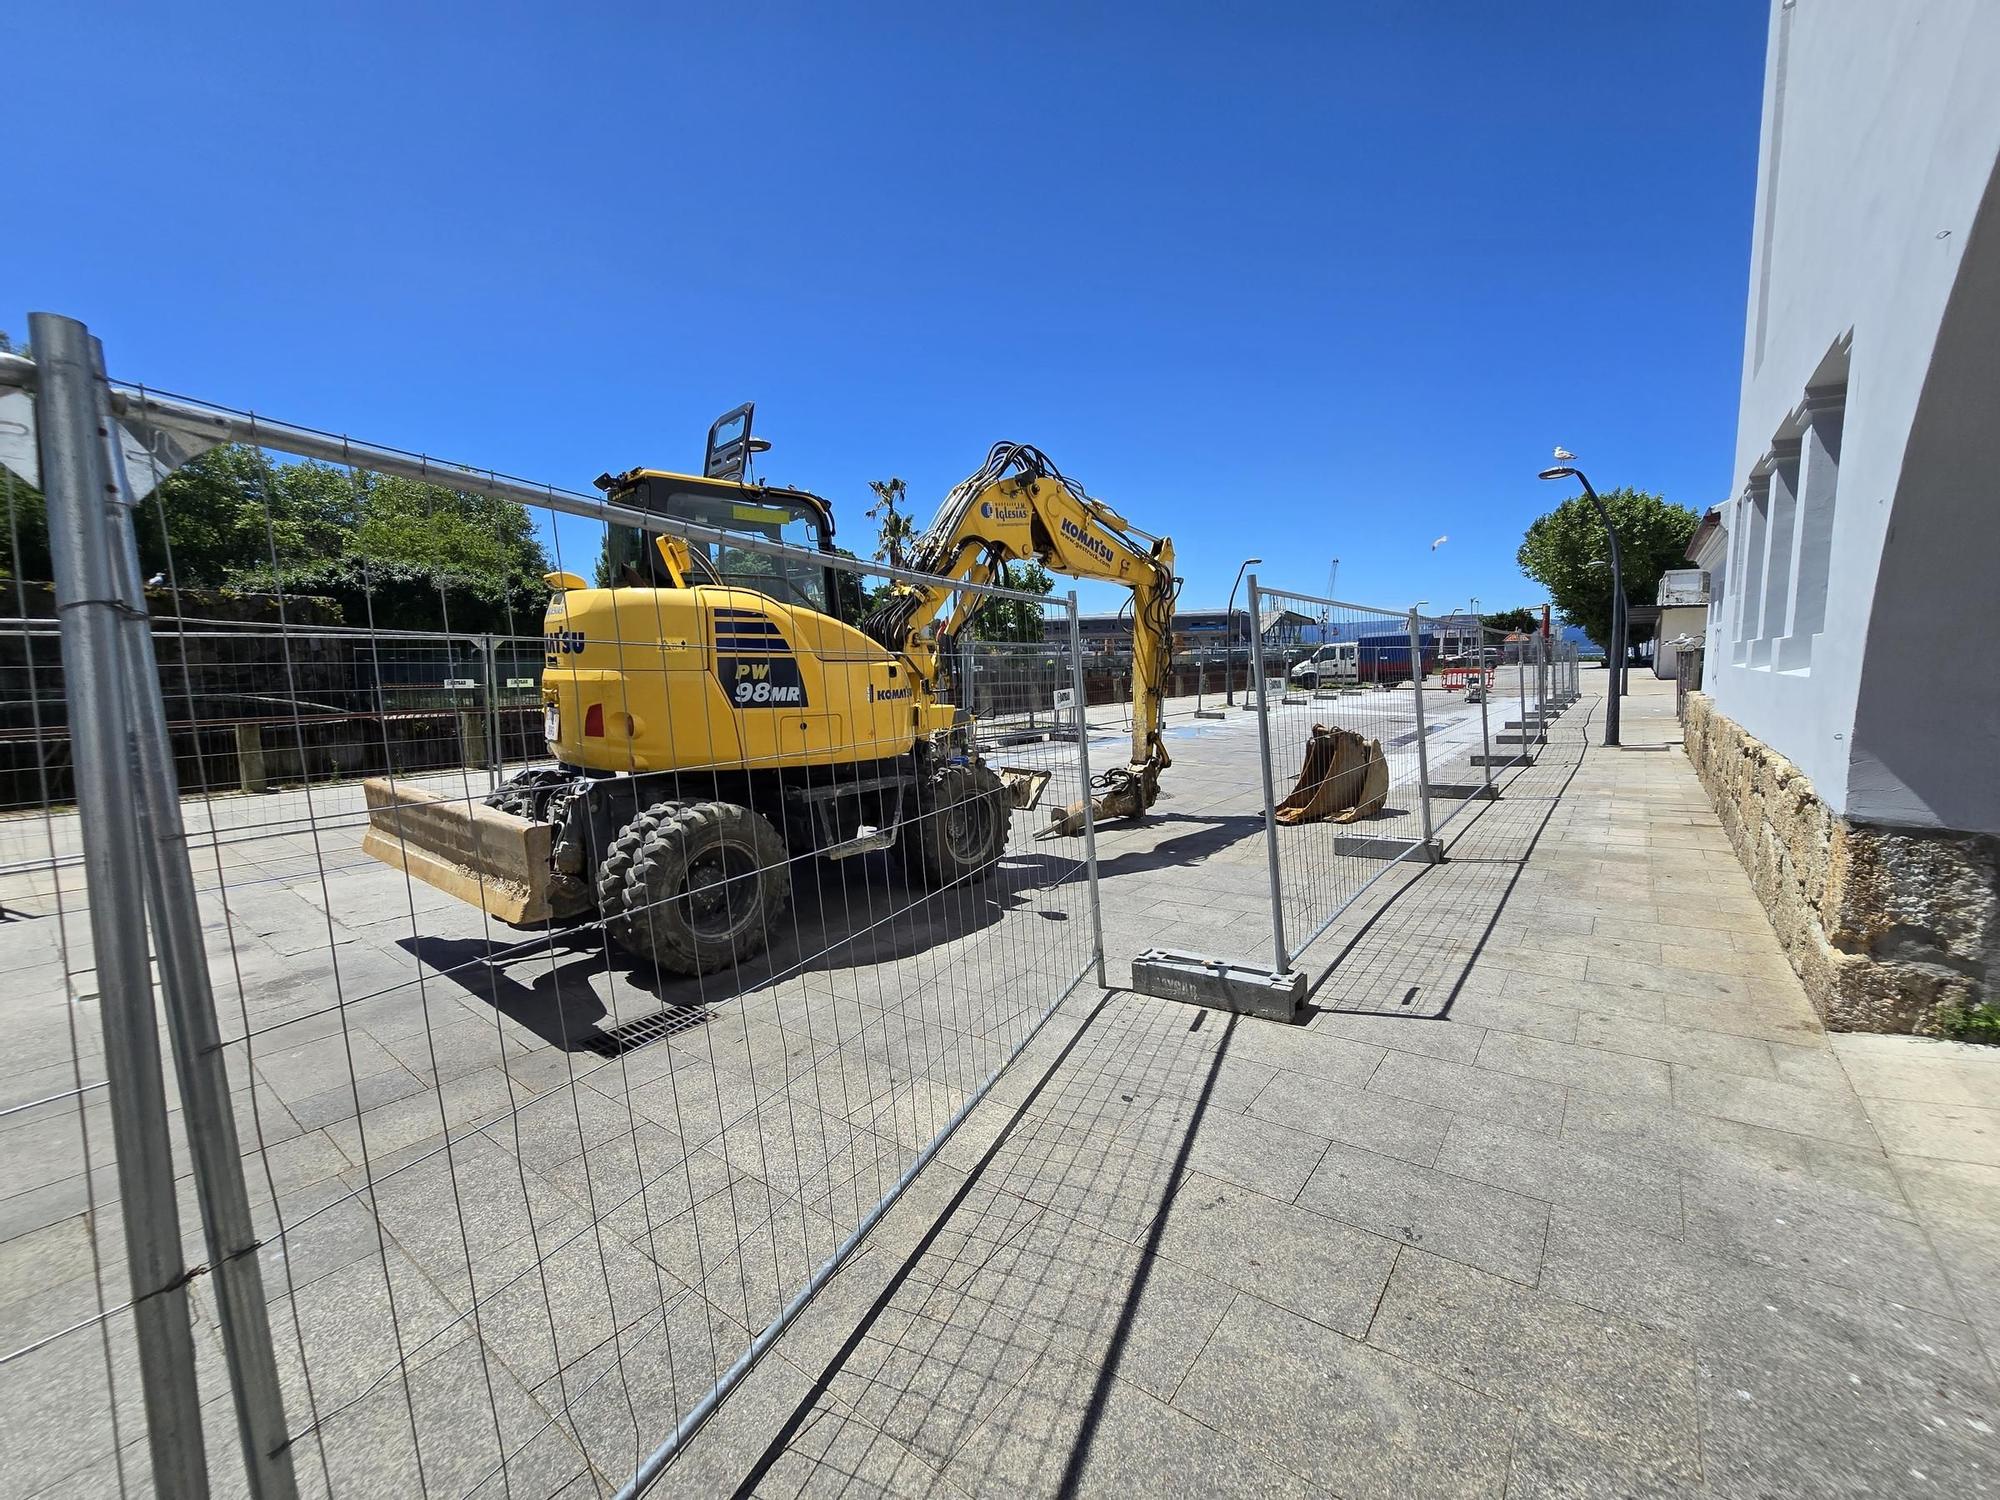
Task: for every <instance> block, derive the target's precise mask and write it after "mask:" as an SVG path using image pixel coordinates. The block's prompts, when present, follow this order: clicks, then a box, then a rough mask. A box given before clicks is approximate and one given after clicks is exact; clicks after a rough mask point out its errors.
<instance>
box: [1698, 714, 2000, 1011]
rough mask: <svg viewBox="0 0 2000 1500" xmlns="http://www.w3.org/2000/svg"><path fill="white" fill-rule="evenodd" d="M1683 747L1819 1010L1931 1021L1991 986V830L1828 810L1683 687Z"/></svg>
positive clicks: (1997, 854) (1763, 748)
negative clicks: (1850, 817) (1898, 822)
mask: <svg viewBox="0 0 2000 1500" xmlns="http://www.w3.org/2000/svg"><path fill="white" fill-rule="evenodd" d="M1682 723H1683V727H1684V729H1685V731H1686V745H1687V753H1688V758H1689V759H1690V760H1691V761H1693V762H1694V768H1695V774H1696V775H1698V776H1699V777H1700V778H1701V782H1702V785H1703V786H1705V787H1706V788H1707V789H1708V794H1709V797H1710V798H1711V799H1712V800H1713V801H1714V803H1715V810H1716V814H1717V816H1719V817H1720V818H1721V820H1722V826H1723V827H1724V828H1726V829H1727V830H1728V831H1729V838H1730V842H1731V843H1732V844H1734V845H1735V847H1736V854H1737V857H1738V858H1739V859H1741V860H1742V862H1743V868H1744V869H1745V870H1747V871H1748V872H1749V875H1750V883H1751V885H1752V886H1753V887H1754V888H1755V889H1756V892H1757V899H1758V900H1759V901H1761V902H1763V903H1764V910H1765V911H1766V912H1768V913H1769V914H1770V917H1771V925H1772V927H1773V928H1775V929H1776V930H1777V934H1778V941H1779V942H1780V943H1781V944H1782V945H1783V947H1784V950H1785V956H1786V957H1787V958H1788V959H1790V960H1791V964H1792V967H1793V968H1794V969H1796V970H1797V971H1798V975H1799V978H1800V980H1801V981H1803V982H1804V984H1805V988H1806V994H1807V995H1808V996H1809V997H1810V998H1811V1000H1812V1003H1813V1007H1814V1009H1816V1010H1817V1011H1818V1012H1819V1014H1820V1019H1821V1020H1823V1021H1824V1022H1825V1023H1826V1025H1827V1026H1828V1027H1829V1028H1830V1029H1832V1030H1835V1031H1896V1032H1907V1031H1914V1032H1927V1031H1933V1030H1935V1029H1936V1017H1937V1012H1938V1009H1939V1007H1941V1006H1951V1005H1973V1004H1977V1003H1978V1002H1980V1001H1982V1000H1990V999H1992V998H1993V997H1994V990H1993V981H1994V979H1995V977H1996V976H2000V839H1994V838H1990V837H1985V836H1981V835H1976V834H1952V833H1942V832H1929V831H1922V830H1913V829H1907V828H1883V827H1876V826H1871V825H1868V824H1860V823H1850V822H1849V821H1847V820H1846V819H1845V818H1840V817H1835V816H1834V815H1832V814H1831V813H1829V812H1828V811H1827V808H1826V805H1825V804H1824V803H1822V802H1821V801H1820V800H1819V797H1818V795H1817V794H1816V793H1815V792H1814V791H1813V787H1812V783H1811V782H1810V781H1808V780H1807V779H1806V777H1805V776H1804V774H1803V773H1802V772H1800V770H1799V769H1798V767H1796V766H1794V765H1793V764H1792V763H1791V762H1790V761H1788V760H1786V759H1785V758H1784V756H1782V755H1780V754H1778V753H1777V751H1775V750H1773V749H1771V748H1770V746H1768V745H1766V744H1764V743H1763V742H1762V741H1760V740H1755V739H1752V738H1751V737H1750V736H1749V735H1747V734H1745V733H1744V732H1743V730H1742V729H1741V728H1739V727H1738V726H1737V725H1736V724H1735V723H1734V722H1733V721H1732V720H1730V719H1727V718H1725V717H1724V716H1723V715H1721V714H1719V713H1717V712H1716V711H1715V705H1714V703H1713V702H1712V701H1711V700H1710V698H1709V697H1708V695H1707V694H1706V693H1689V694H1688V695H1687V701H1686V704H1685V707H1684V710H1683V714H1682Z"/></svg>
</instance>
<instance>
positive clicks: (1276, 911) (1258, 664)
mask: <svg viewBox="0 0 2000 1500" xmlns="http://www.w3.org/2000/svg"><path fill="white" fill-rule="evenodd" d="M1248 581H1249V584H1250V618H1251V619H1253V620H1261V619H1263V618H1264V610H1263V605H1262V602H1261V598H1260V595H1259V593H1258V589H1257V575H1256V574H1255V573H1252V574H1251V575H1250V577H1249V580H1248ZM1251 662H1252V664H1253V666H1254V667H1255V669H1256V673H1257V759H1258V762H1259V764H1260V765H1261V766H1262V768H1263V774H1264V856H1265V862H1266V863H1267V864H1268V866H1269V867H1270V873H1271V947H1272V949H1273V951H1274V952H1275V954H1276V956H1277V963H1276V965H1275V967H1274V968H1273V970H1272V972H1273V973H1277V974H1288V973H1290V972H1291V968H1292V958H1291V955H1290V954H1289V953H1288V952H1286V951H1285V899H1284V885H1283V882H1282V881H1281V880H1280V879H1279V876H1278V788H1277V784H1276V783H1275V782H1274V781H1273V780H1272V777H1271V698H1270V695H1269V694H1268V693H1266V692H1265V691H1264V658H1263V654H1262V653H1261V652H1259V653H1258V654H1257V655H1255V656H1253V657H1252V658H1251Z"/></svg>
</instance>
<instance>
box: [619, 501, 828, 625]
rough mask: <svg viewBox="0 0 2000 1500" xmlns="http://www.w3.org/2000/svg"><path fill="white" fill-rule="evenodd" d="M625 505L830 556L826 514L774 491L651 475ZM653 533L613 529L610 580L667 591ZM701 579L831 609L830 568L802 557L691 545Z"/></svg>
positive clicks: (706, 543) (724, 542)
mask: <svg viewBox="0 0 2000 1500" xmlns="http://www.w3.org/2000/svg"><path fill="white" fill-rule="evenodd" d="M616 498H617V499H618V500H619V501H620V503H623V504H627V505H636V506H638V507H641V508H643V509H645V510H647V511H649V512H651V513H653V514H655V515H669V516H673V517H675V518H676V519H678V520H682V521H690V522H693V523H695V524H696V525H699V526H707V527H712V528H714V529H715V530H717V531H725V532H737V533H739V534H741V535H744V536H746V537H760V538H762V539H764V540H766V541H772V542H781V543H783V544H784V545H786V546H789V547H795V548H798V549H800V550H802V551H807V552H820V551H824V550H825V547H826V536H825V530H824V527H823V525H822V523H821V519H820V514H819V512H818V511H817V510H816V509H815V508H814V507H813V506H812V505H811V504H809V503H807V502H805V501H799V500H792V499H789V498H787V497H786V496H785V495H784V494H783V493H781V492H776V491H770V490H750V491H746V490H739V489H736V488H735V487H733V486H724V485H706V484H701V483H700V482H699V481H692V480H682V479H678V478H676V477H674V476H669V475H649V476H647V477H646V478H644V479H642V480H640V481H639V482H638V483H637V484H634V485H632V486H631V487H630V488H629V489H626V490H622V491H620V492H619V494H618V496H617V497H616ZM652 540H653V538H652V535H650V534H647V533H644V532H642V531H641V530H640V529H639V528H638V527H635V526H612V527H611V528H610V534H609V535H608V536H607V538H606V542H605V563H606V570H607V572H608V573H609V577H608V578H607V579H606V581H607V582H609V583H612V584H615V585H627V586H632V587H640V588H665V587H667V586H668V584H669V582H670V580H669V579H668V578H667V577H666V576H665V569H664V568H662V567H661V566H660V565H659V562H658V553H657V552H656V550H655V549H654V547H653V545H652ZM688 548H689V550H690V551H691V552H692V553H693V561H694V568H695V572H696V574H697V575H699V576H698V581H700V582H702V583H720V584H726V585H728V586H729V587H732V588H745V589H755V590H756V591H757V592H758V593H760V594H764V595H767V596H768V597H770V598H772V599H776V600H778V601H779V602H780V603H783V604H790V605H795V606H800V607H803V608H806V609H815V610H819V611H822V612H825V611H826V609H827V597H828V570H827V569H825V568H824V567H821V566H819V565H817V564H815V563H809V562H806V561H805V560H803V559H800V558H791V557H777V556H773V555H772V554H770V553H768V552H759V551H756V550H754V549H753V548H750V547H739V546H733V545H731V544H730V543H729V542H728V541H727V540H722V541H690V542H689V543H688Z"/></svg>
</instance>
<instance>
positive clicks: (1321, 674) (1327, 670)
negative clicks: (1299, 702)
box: [1285, 641, 1361, 688]
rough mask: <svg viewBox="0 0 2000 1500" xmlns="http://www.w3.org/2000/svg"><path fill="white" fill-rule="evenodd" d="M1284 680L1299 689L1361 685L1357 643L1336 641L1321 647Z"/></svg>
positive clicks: (1287, 674)
mask: <svg viewBox="0 0 2000 1500" xmlns="http://www.w3.org/2000/svg"><path fill="white" fill-rule="evenodd" d="M1285 680H1286V681H1287V682H1289V683H1290V684H1291V685H1292V686H1293V687H1297V688H1317V687H1334V686H1338V685H1340V684H1342V683H1358V682H1360V681H1361V668H1360V665H1359V662H1358V658H1357V652H1356V642H1354V641H1333V642H1330V643H1329V644H1327V645H1324V646H1321V647H1320V648H1319V649H1318V650H1317V651H1315V652H1313V654H1312V655H1311V656H1308V657H1307V658H1306V659H1305V660H1304V661H1302V662H1300V663H1298V665H1296V666H1295V667H1293V668H1292V670H1291V671H1289V672H1287V673H1286V674H1285Z"/></svg>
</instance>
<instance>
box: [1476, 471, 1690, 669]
mask: <svg viewBox="0 0 2000 1500" xmlns="http://www.w3.org/2000/svg"><path fill="white" fill-rule="evenodd" d="M1603 499H1604V508H1605V509H1606V510H1607V511H1608V512H1610V515H1611V524H1612V526H1613V527H1614V528H1615V529H1616V531H1617V533H1618V548H1619V560H1620V563H1621V565H1622V566H1621V571H1622V572H1623V574H1624V578H1625V600H1626V603H1627V605H1628V606H1629V605H1633V604H1650V603H1652V602H1653V599H1654V596H1655V594H1656V593H1657V591H1658V588H1659V583H1660V575H1661V574H1662V573H1664V572H1665V571H1666V570H1667V569H1668V568H1674V567H1680V566H1682V565H1683V563H1684V560H1685V558H1686V555H1687V544H1688V541H1689V540H1690V539H1691V538H1692V537H1693V536H1694V529H1695V527H1696V526H1697V525H1698V524H1699V523H1700V521H1701V517H1700V515H1699V514H1697V513H1696V512H1694V511H1692V510H1689V509H1688V508H1687V507H1686V506H1684V505H1670V504H1668V503H1667V502H1666V501H1665V500H1663V499H1661V498H1660V497H1659V496H1658V495H1649V494H1647V493H1646V492H1645V491H1643V490H1633V489H1619V490H1613V491H1611V492H1610V493H1609V494H1607V495H1605V496H1604V497H1603ZM1608 558H1609V551H1608V549H1607V546H1606V543H1605V538H1604V525H1603V523H1602V522H1601V521H1599V520H1598V518H1597V512H1596V510H1595V509H1594V508H1593V507H1592V506H1591V503H1590V501H1589V500H1588V499H1586V498H1585V497H1583V496H1581V495H1578V496H1576V497H1575V498H1574V499H1570V500H1565V501H1564V502H1563V503H1562V504H1561V505H1559V506H1557V507H1556V508H1555V509H1554V510H1552V511H1550V512H1549V513H1548V514H1547V515H1545V516H1541V517H1538V518H1537V519H1536V521H1535V523H1534V524H1533V525H1532V526H1530V527H1529V528H1528V534H1527V536H1526V538H1525V539H1523V541H1522V542H1521V550H1520V551H1519V552H1518V553H1516V554H1515V561H1516V562H1518V563H1519V564H1520V566H1521V571H1522V572H1523V573H1526V574H1527V575H1528V576H1529V577H1530V578H1532V579H1534V580H1535V581H1536V582H1537V583H1539V584H1541V585H1542V586H1543V587H1544V588H1546V589H1547V590H1548V591H1549V598H1550V599H1551V600H1553V601H1554V603H1555V606H1556V608H1558V609H1560V610H1561V611H1562V613H1563V618H1564V619H1566V620H1568V621H1570V622H1571V623H1572V624H1576V625H1581V626H1582V627H1583V628H1584V631H1585V632H1586V633H1587V634H1588V635H1589V636H1590V638H1591V639H1592V640H1594V641H1597V642H1600V643H1602V644H1604V645H1606V647H1607V648H1608V647H1609V644H1610V640H1611V575H1610V570H1609V568H1608V566H1597V564H1602V563H1606V562H1608ZM1649 638H1650V633H1649V632H1648V631H1647V630H1646V629H1644V628H1643V627H1635V628H1634V630H1633V632H1632V644H1634V645H1637V644H1640V643H1643V642H1644V641H1646V640H1647V639H1649Z"/></svg>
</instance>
